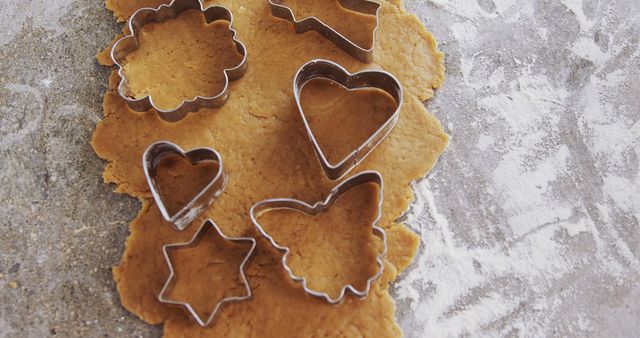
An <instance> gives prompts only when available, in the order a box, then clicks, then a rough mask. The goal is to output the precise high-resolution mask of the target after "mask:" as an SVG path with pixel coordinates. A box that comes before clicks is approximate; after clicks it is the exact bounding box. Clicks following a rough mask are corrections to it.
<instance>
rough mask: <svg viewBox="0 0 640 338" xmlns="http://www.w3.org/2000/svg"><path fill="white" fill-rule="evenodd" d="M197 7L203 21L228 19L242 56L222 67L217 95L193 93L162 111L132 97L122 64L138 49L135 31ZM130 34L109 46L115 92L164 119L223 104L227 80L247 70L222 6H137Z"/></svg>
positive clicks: (196, 0)
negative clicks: (114, 70)
mask: <svg viewBox="0 0 640 338" xmlns="http://www.w3.org/2000/svg"><path fill="white" fill-rule="evenodd" d="M191 9H195V10H199V11H201V12H202V13H203V14H204V17H205V20H206V22H207V23H208V24H209V23H212V22H214V21H218V20H223V21H228V22H229V30H230V31H231V36H232V38H233V42H234V43H235V45H236V49H237V51H238V53H240V54H241V55H242V56H243V58H242V61H241V62H240V64H239V65H237V66H236V67H233V68H227V69H224V71H223V73H224V77H225V85H224V87H223V89H222V90H221V91H220V93H219V94H217V95H215V96H208V97H204V96H196V97H195V98H193V99H191V100H185V101H183V102H182V104H180V105H179V106H178V107H177V108H175V109H172V110H162V109H160V108H158V107H157V106H156V105H155V103H154V102H153V98H152V97H151V96H148V95H147V96H145V97H142V98H134V97H131V96H130V95H129V88H128V85H127V78H126V76H125V71H124V67H123V65H122V64H123V61H124V60H125V58H126V56H127V55H128V54H129V53H131V52H133V51H134V50H136V49H138V47H139V46H140V43H139V40H138V34H139V32H140V31H141V29H142V27H144V26H145V25H146V24H150V23H158V22H165V21H167V20H170V19H175V18H177V17H178V16H179V15H180V14H181V13H182V12H184V11H187V10H191ZM129 31H130V35H126V36H124V37H123V38H121V39H120V40H118V41H117V42H116V43H115V44H114V45H113V48H112V49H111V59H112V60H113V63H114V64H115V65H116V66H117V67H118V75H120V84H119V85H118V93H119V94H120V96H121V97H122V98H123V99H124V100H125V101H126V102H127V105H128V106H129V107H130V108H131V109H133V110H135V111H139V112H143V111H147V110H150V109H155V110H156V111H157V112H158V114H159V115H160V117H161V118H162V119H163V120H165V121H168V122H176V121H179V120H181V119H183V118H184V117H185V116H186V115H187V114H188V113H191V112H196V111H198V110H200V109H201V108H219V107H221V106H223V105H224V104H225V102H226V101H227V99H228V97H229V81H234V80H237V79H239V78H241V77H242V76H243V75H244V73H245V71H246V70H247V51H246V48H245V47H244V45H243V44H242V42H240V40H238V39H236V31H235V30H234V29H233V15H232V14H231V11H229V10H228V9H227V8H225V7H222V6H212V7H209V8H206V9H205V8H204V5H203V4H202V2H201V1H200V0H173V1H172V2H171V3H170V4H169V5H161V6H160V7H158V8H141V9H139V10H137V11H136V12H135V13H134V14H133V15H132V16H131V18H130V19H129Z"/></svg>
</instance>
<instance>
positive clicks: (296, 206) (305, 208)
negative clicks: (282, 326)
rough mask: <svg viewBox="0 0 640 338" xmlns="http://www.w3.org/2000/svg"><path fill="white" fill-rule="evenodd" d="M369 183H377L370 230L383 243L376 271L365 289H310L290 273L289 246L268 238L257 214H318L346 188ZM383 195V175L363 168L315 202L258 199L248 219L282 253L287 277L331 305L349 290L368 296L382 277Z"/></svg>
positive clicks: (327, 207)
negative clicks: (332, 293)
mask: <svg viewBox="0 0 640 338" xmlns="http://www.w3.org/2000/svg"><path fill="white" fill-rule="evenodd" d="M368 183H374V184H376V185H378V186H379V191H378V194H379V195H378V205H377V213H376V217H375V219H374V221H373V222H372V224H371V227H372V231H373V233H374V234H375V235H376V236H378V237H379V238H381V239H382V242H383V245H384V248H383V249H382V252H380V253H379V254H378V255H377V257H376V264H377V266H378V271H377V272H376V273H375V274H374V275H373V276H371V277H369V279H367V285H366V287H365V289H364V290H358V289H356V287H355V286H353V285H352V284H347V285H344V286H343V287H342V288H341V289H340V294H339V295H338V297H337V298H331V296H330V295H329V294H327V293H325V292H320V291H315V290H312V289H311V288H309V287H308V285H307V279H306V278H304V277H300V276H298V275H296V274H295V273H294V272H293V270H292V269H291V267H290V266H289V263H288V256H289V251H290V249H289V247H286V246H283V245H280V244H278V242H276V240H275V239H274V238H273V237H271V235H269V233H268V232H267V231H266V230H264V228H263V227H262V226H261V225H260V223H259V222H258V218H259V217H260V215H262V214H264V213H267V212H269V211H273V210H282V209H288V210H294V211H301V212H304V213H306V214H310V215H317V214H319V213H322V212H325V211H327V210H328V209H329V208H330V207H331V205H332V204H333V202H335V201H336V200H337V199H338V198H340V196H342V195H343V194H344V193H345V192H347V191H348V190H350V189H352V188H354V187H357V186H360V185H363V184H368ZM383 195H384V180H383V178H382V175H381V174H380V173H379V172H377V171H363V172H361V173H359V174H357V175H355V176H353V177H351V178H349V179H347V180H345V181H344V182H342V183H341V184H339V185H338V186H336V187H335V188H333V189H332V190H331V192H330V193H329V195H328V196H327V198H326V199H325V200H324V201H320V202H317V203H315V204H314V205H310V204H307V203H306V202H304V201H301V200H297V199H292V198H275V199H268V200H264V201H261V202H258V203H256V204H255V205H254V206H253V207H252V208H251V211H250V216H251V222H252V223H253V225H255V226H256V228H257V229H258V231H259V232H260V234H262V236H263V237H265V238H266V239H267V240H269V242H270V243H271V245H272V246H273V247H275V248H276V249H277V250H278V251H280V252H281V253H283V256H282V265H283V267H284V269H285V270H286V271H287V273H288V274H289V277H290V278H291V279H292V280H294V281H296V282H298V283H301V284H302V288H303V289H304V292H306V293H307V294H309V295H312V296H314V297H318V298H321V299H324V300H325V301H326V302H328V303H330V304H334V305H335V304H340V303H341V302H342V300H343V299H344V298H345V295H346V292H347V291H350V292H351V293H353V294H354V295H355V296H356V297H357V298H360V299H363V298H365V297H367V296H368V295H369V291H370V290H371V285H372V284H373V283H374V282H376V281H377V280H378V279H380V277H381V276H382V273H383V272H384V262H383V259H384V257H385V256H386V254H387V233H386V232H385V230H384V229H382V228H381V227H379V226H378V225H377V224H378V222H379V221H380V218H381V217H382V203H383Z"/></svg>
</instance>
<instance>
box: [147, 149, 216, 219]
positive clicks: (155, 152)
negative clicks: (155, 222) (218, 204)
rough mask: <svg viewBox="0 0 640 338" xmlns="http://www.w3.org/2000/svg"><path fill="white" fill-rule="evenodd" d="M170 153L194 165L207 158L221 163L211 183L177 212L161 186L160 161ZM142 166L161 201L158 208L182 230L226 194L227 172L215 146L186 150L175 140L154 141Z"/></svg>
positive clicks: (153, 193)
mask: <svg viewBox="0 0 640 338" xmlns="http://www.w3.org/2000/svg"><path fill="white" fill-rule="evenodd" d="M169 156H180V157H182V158H183V159H185V160H188V161H189V162H191V164H192V165H196V164H198V163H201V162H205V161H214V162H217V163H218V170H217V172H216V174H215V176H214V177H213V178H212V179H211V181H210V182H209V183H208V184H207V186H206V187H204V188H203V189H202V190H201V191H200V192H199V193H198V194H197V195H196V196H195V197H194V198H193V199H192V200H191V201H190V202H189V203H187V204H186V205H185V206H184V207H182V209H180V211H178V212H177V213H175V214H173V215H171V214H169V211H168V210H167V208H166V206H165V204H164V202H163V201H162V195H161V190H160V186H159V185H158V181H157V176H158V167H159V165H160V162H161V161H162V159H164V158H166V157H169ZM142 166H143V168H144V174H145V176H146V178H147V183H148V184H149V189H150V190H151V194H152V195H153V198H154V199H155V201H156V204H157V205H158V209H160V213H161V214H162V217H163V218H164V219H165V221H167V222H169V223H171V224H172V225H173V226H174V227H175V228H176V229H177V230H179V231H182V230H184V229H185V228H186V227H187V226H188V225H189V223H191V222H192V221H193V220H194V219H196V218H197V217H198V216H199V215H200V214H201V213H202V212H203V211H205V210H206V209H207V208H208V207H209V206H210V205H211V203H213V201H214V200H215V199H216V198H217V197H219V196H220V195H221V194H222V191H223V190H224V188H225V186H226V183H227V176H226V175H225V173H224V171H223V170H222V157H221V156H220V154H219V153H218V152H217V151H215V150H213V149H211V148H196V149H193V150H191V151H189V152H185V151H184V150H182V148H180V147H179V146H177V145H175V144H173V143H171V142H166V141H162V142H158V143H154V144H152V145H150V146H149V147H148V148H147V150H146V151H145V152H144V155H142Z"/></svg>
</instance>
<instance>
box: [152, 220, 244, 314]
mask: <svg viewBox="0 0 640 338" xmlns="http://www.w3.org/2000/svg"><path fill="white" fill-rule="evenodd" d="M209 226H210V227H212V228H214V229H215V230H216V232H217V233H218V235H220V236H221V237H222V238H224V239H225V240H227V241H233V242H249V243H251V248H250V249H249V252H248V253H247V255H246V256H245V258H244V260H243V261H242V263H241V264H240V279H241V281H242V284H244V287H245V290H246V295H244V296H232V297H225V298H223V299H222V300H220V301H219V302H218V303H217V304H216V306H215V307H214V308H213V311H212V312H211V314H210V315H209V317H208V318H207V319H206V320H204V319H203V318H202V317H200V315H198V312H197V311H195V309H194V308H193V307H192V306H191V304H189V303H185V302H180V301H174V300H170V299H168V298H166V296H165V293H167V291H168V289H169V288H170V287H171V281H172V279H173V277H174V276H175V271H174V269H173V262H172V261H171V257H170V256H169V250H176V249H178V250H179V249H181V248H192V247H195V246H197V245H198V243H199V242H200V240H201V239H202V237H203V236H204V234H205V233H206V232H207V231H206V230H207V227H209ZM255 248H256V240H255V239H254V238H251V237H229V236H227V235H225V234H224V233H223V232H222V231H221V230H220V228H219V227H218V225H216V224H215V223H214V222H213V221H212V220H207V221H205V222H204V224H202V227H201V228H200V230H198V232H197V233H196V234H195V235H194V236H193V238H192V239H191V240H190V241H189V242H186V243H178V244H167V245H165V246H164V247H163V248H162V252H163V253H164V258H165V260H166V262H167V265H168V266H169V278H167V281H166V282H165V283H164V286H163V287H162V290H161V291H160V294H158V300H159V301H160V302H161V303H165V304H171V305H178V306H184V307H185V308H186V309H187V310H188V311H189V313H190V314H191V316H193V318H194V319H195V320H196V321H197V322H198V324H200V326H202V327H207V326H209V325H211V323H212V322H213V320H214V319H215V317H216V315H217V314H218V312H219V311H220V309H221V308H222V306H223V305H224V304H226V303H237V302H241V301H244V300H249V299H251V297H252V296H253V295H252V292H251V286H250V285H249V282H248V281H247V276H246V275H245V272H244V266H245V264H246V263H247V262H248V261H249V259H250V258H251V256H252V255H253V252H254V250H255Z"/></svg>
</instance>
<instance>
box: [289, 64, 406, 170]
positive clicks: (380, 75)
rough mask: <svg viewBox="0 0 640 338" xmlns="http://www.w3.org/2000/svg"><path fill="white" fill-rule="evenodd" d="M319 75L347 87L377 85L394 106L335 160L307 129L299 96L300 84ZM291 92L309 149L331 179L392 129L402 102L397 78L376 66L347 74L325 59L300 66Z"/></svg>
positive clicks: (309, 126)
mask: <svg viewBox="0 0 640 338" xmlns="http://www.w3.org/2000/svg"><path fill="white" fill-rule="evenodd" d="M316 78H323V79H328V80H331V81H333V82H335V83H337V84H339V85H342V86H344V87H346V88H347V89H349V90H355V89H362V88H376V89H381V90H383V91H384V92H386V93H387V94H389V95H390V96H391V97H392V98H393V99H394V100H395V102H396V110H395V112H394V113H393V114H391V116H390V117H389V118H388V119H387V120H386V121H385V122H384V124H382V126H380V128H378V130H376V131H375V132H374V133H373V134H372V135H371V136H370V137H369V138H368V139H367V140H366V141H365V142H364V143H363V144H362V145H360V146H359V147H358V148H357V149H355V150H354V151H353V152H351V153H350V154H349V155H347V156H346V157H345V158H344V159H342V160H341V161H340V162H338V163H337V164H332V163H330V162H329V160H328V159H327V156H326V155H325V154H324V152H323V151H322V148H321V147H320V144H319V143H318V140H317V139H316V137H315V135H314V134H313V130H311V125H310V124H309V121H308V120H307V116H306V115H305V113H304V109H303V108H302V104H301V102H300V96H301V93H302V89H303V88H304V86H305V85H306V84H307V83H308V82H309V81H311V80H313V79H316ZM293 93H294V96H295V99H296V103H297V105H298V111H299V112H300V115H301V117H302V121H303V123H304V126H305V129H306V130H307V135H308V136H309V139H310V140H311V143H312V144H313V149H314V151H315V153H316V156H317V157H318V160H319V161H320V165H321V166H322V169H323V170H324V173H325V175H327V177H328V178H329V179H331V180H338V179H340V178H341V177H344V175H346V174H348V173H349V172H350V171H351V170H352V169H353V168H354V167H356V166H357V165H358V164H360V162H362V161H363V160H364V159H365V158H366V157H367V156H368V155H369V154H370V153H371V152H372V151H373V150H374V149H375V148H376V147H377V146H378V145H379V144H380V142H382V140H384V139H385V138H386V137H387V135H389V133H390V132H391V130H393V128H394V127H395V125H396V123H398V119H399V118H400V109H401V108H402V102H403V91H402V86H401V85H400V82H399V81H398V80H397V79H396V78H395V76H393V75H391V74H390V73H387V72H385V71H380V70H365V71H362V72H358V73H354V74H351V73H349V72H348V71H347V70H346V69H345V68H344V67H342V66H340V65H339V64H337V63H335V62H332V61H329V60H313V61H310V62H308V63H306V64H304V65H303V66H302V68H300V70H298V73H297V74H296V76H295V78H294V80H293Z"/></svg>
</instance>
